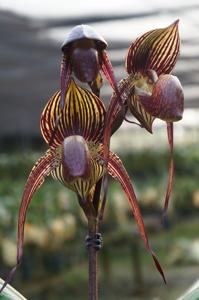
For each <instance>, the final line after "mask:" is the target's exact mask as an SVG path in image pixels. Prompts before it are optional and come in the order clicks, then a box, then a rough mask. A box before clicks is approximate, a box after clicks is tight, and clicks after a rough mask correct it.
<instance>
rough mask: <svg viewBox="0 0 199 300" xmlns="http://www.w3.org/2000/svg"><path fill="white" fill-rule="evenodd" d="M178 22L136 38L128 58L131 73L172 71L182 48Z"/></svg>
mask: <svg viewBox="0 0 199 300" xmlns="http://www.w3.org/2000/svg"><path fill="white" fill-rule="evenodd" d="M178 22H179V21H178V20H177V21H175V22H174V23H173V24H171V25H170V26H168V27H166V28H161V29H155V30H151V31H149V32H147V33H145V34H143V35H142V36H140V37H139V38H137V39H136V40H135V42H134V43H133V44H132V45H131V46H130V48H129V50H128V55H127V59H126V69H127V72H128V73H129V74H131V73H133V74H135V73H136V72H141V73H146V71H147V70H155V71H156V73H157V74H158V76H159V75H160V74H168V73H170V72H171V71H172V69H173V67H174V66H175V63H176V60H177V57H178V55H179V49H180V37H179V31H178Z"/></svg>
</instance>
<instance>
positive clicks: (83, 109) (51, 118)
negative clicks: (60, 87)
mask: <svg viewBox="0 0 199 300" xmlns="http://www.w3.org/2000/svg"><path fill="white" fill-rule="evenodd" d="M59 104H60V91H58V92H56V93H55V94H54V96H53V97H52V98H51V99H50V100H49V102H48V103H47V105H46V107H45V108H44V111H43V113H42V116H41V122H40V127H41V132H42V135H43V137H44V139H45V141H46V142H47V143H49V142H50V141H51V137H52V134H53V132H54V128H55V125H56V120H57V119H58V118H60V120H59V124H58V127H57V130H56V132H55V136H54V139H53V141H52V144H51V145H50V146H51V147H52V148H55V147H56V146H58V145H60V144H62V142H63V140H64V138H65V137H68V136H70V135H81V136H83V137H84V138H85V140H89V141H93V142H95V143H97V142H99V141H101V140H102V137H103V130H104V118H105V107H104V105H103V103H102V101H101V100H100V99H99V98H98V97H97V96H95V95H94V94H93V93H91V92H90V91H88V90H86V89H83V88H80V87H78V86H77V85H76V84H75V82H74V80H71V82H70V85H69V88H68V90H67V93H66V99H65V104H64V107H63V110H62V111H61V109H60V105H59ZM60 113H61V115H60Z"/></svg>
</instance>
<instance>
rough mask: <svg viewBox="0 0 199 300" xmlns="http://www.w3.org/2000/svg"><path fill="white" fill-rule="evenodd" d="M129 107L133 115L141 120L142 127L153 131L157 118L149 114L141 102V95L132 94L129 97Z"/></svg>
mask: <svg viewBox="0 0 199 300" xmlns="http://www.w3.org/2000/svg"><path fill="white" fill-rule="evenodd" d="M128 108H129V109H130V111H131V113H132V114H133V116H134V117H135V118H136V119H137V120H138V121H139V122H140V125H141V127H144V128H145V129H146V130H148V131H149V132H150V133H152V125H153V121H154V120H155V118H154V117H153V116H152V115H151V114H149V113H148V112H147V111H146V109H145V108H144V106H143V105H142V104H141V103H140V99H139V96H137V95H135V94H132V95H131V96H130V97H129V98H128Z"/></svg>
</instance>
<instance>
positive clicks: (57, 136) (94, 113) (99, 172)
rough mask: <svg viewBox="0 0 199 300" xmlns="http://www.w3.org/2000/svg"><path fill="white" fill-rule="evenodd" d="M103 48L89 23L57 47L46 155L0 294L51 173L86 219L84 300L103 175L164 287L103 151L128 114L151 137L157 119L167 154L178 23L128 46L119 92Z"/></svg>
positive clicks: (92, 277)
mask: <svg viewBox="0 0 199 300" xmlns="http://www.w3.org/2000/svg"><path fill="white" fill-rule="evenodd" d="M106 46H107V44H106V42H105V41H104V39H103V38H102V37H100V36H99V35H98V34H97V33H96V32H95V31H93V29H92V28H90V27H89V26H87V25H81V26H77V27H75V28H74V29H73V30H72V31H71V33H69V35H68V37H67V39H66V41H65V42H64V44H63V46H62V50H63V53H64V55H63V61H62V68H61V91H58V92H56V93H55V94H54V95H53V97H52V98H51V99H50V100H49V102H48V103H47V105H46V107H45V108H44V111H43V113H42V116H41V123H40V125H41V132H42V135H43V138H44V140H45V141H46V143H47V144H48V145H49V150H48V151H47V152H46V153H45V155H44V156H42V157H41V158H40V159H39V160H38V162H37V163H36V164H35V166H34V167H33V169H32V171H31V173H30V175H29V177H28V180H27V183H26V185H25V189H24V193H23V196H22V201H21V206H20V210H19V217H18V242H17V264H16V266H15V267H14V268H13V269H12V271H11V272H10V274H9V276H8V278H7V280H6V281H5V283H4V285H3V287H2V289H1V291H2V290H3V289H4V287H5V286H6V284H7V283H8V282H9V281H10V280H11V279H12V277H13V275H14V273H15V271H16V269H17V267H18V266H19V265H20V264H21V261H22V256H23V239H24V226H25V221H26V213H27V209H28V206H29V204H30V202H31V199H32V197H33V194H34V193H35V192H36V191H37V190H38V189H39V187H40V186H41V185H42V184H43V182H44V180H45V178H46V177H47V176H49V175H50V174H51V175H52V177H53V178H54V179H56V180H59V181H60V182H61V183H62V184H63V185H65V186H66V187H67V188H69V189H71V190H73V191H74V192H75V193H76V195H77V198H78V201H79V204H80V206H81V208H82V210H83V212H84V214H85V216H86V219H87V221H88V236H87V238H86V246H87V248H88V251H89V299H98V278H97V251H98V250H100V249H101V247H102V238H101V234H100V233H99V232H98V231H99V225H100V222H101V221H102V218H103V211H104V208H105V203H106V194H107V188H108V180H107V175H110V176H111V177H113V178H114V179H116V180H117V181H118V182H119V183H120V185H121V187H122V189H123V191H124V193H125V194H126V197H127V199H128V201H129V204H130V207H131V210H132V213H133V215H134V217H135V220H136V222H137V225H138V229H139V232H140V234H141V237H142V239H143V242H144V244H145V247H146V249H147V250H148V251H149V252H150V254H151V255H152V257H153V259H154V262H155V265H156V267H157V269H158V271H159V272H160V274H161V275H162V277H163V279H164V281H165V277H164V274H163V271H162V269H161V266H160V264H159V262H158V260H157V258H156V256H155V254H154V252H153V250H152V249H151V246H150V245H149V242H148V238H147V234H146V231H145V227H144V223H143V220H142V215H141V212H140V209H139V205H138V203H137V199H136V196H135V193H134V189H133V186H132V184H131V180H130V177H129V175H128V173H127V172H126V170H125V168H124V166H123V163H122V161H121V160H120V159H119V158H118V157H117V156H116V155H115V154H114V153H113V152H111V151H110V149H109V146H110V137H111V134H112V133H113V132H114V131H116V130H117V129H118V128H119V126H120V125H121V123H122V121H123V120H124V119H125V113H126V111H127V109H128V108H129V109H130V110H131V112H132V113H133V115H134V116H135V117H136V118H137V119H138V120H139V122H140V125H141V126H142V127H145V128H146V129H147V130H148V131H152V129H151V127H152V123H153V120H154V118H155V117H158V118H161V119H164V120H165V121H166V122H167V124H168V135H169V141H170V147H171V153H172V152H173V136H172V128H173V127H172V122H174V121H177V120H179V119H180V118H181V117H182V111H183V92H182V87H181V85H180V83H179V81H178V79H177V78H176V77H174V76H172V75H168V74H165V73H169V72H170V71H171V69H172V68H173V66H174V64H175V62H176V58H177V55H178V50H179V36H178V29H177V22H175V23H174V24H172V25H171V26H169V27H167V28H166V29H158V30H153V31H150V32H148V33H146V34H145V35H143V36H142V37H140V38H138V39H137V40H136V41H135V43H133V44H132V46H131V47H130V49H129V52H128V57H127V71H128V73H129V77H128V78H127V79H124V80H122V81H121V82H120V85H119V89H118V88H117V85H116V82H115V79H114V74H113V71H112V67H111V64H110V62H109V60H108V56H107V54H106V52H105V48H106ZM100 68H101V69H102V70H103V72H104V73H105V75H106V76H107V78H108V80H109V82H110V83H111V85H112V87H113V89H114V93H113V96H112V98H111V101H110V104H109V106H108V109H107V111H106V109H105V106H104V104H103V102H102V100H101V99H100V98H99V97H98V96H99V91H100V88H101V84H99V82H101V75H100ZM72 71H73V72H74V76H75V77H77V79H79V80H80V81H82V82H87V83H88V84H89V85H90V87H91V90H92V92H90V91H88V90H86V89H84V88H81V87H80V86H78V85H77V84H76V83H75V81H74V79H73V78H72V76H71V74H72ZM158 76H159V77H158ZM172 174H173V165H171V167H170V179H169V184H168V190H167V196H166V206H167V203H168V198H169V195H170V191H171V185H172V180H171V179H172ZM102 183H103V184H102Z"/></svg>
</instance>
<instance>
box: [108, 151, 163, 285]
mask: <svg viewBox="0 0 199 300" xmlns="http://www.w3.org/2000/svg"><path fill="white" fill-rule="evenodd" d="M108 173H109V174H110V175H111V176H112V177H113V178H115V179H116V180H117V181H118V182H119V183H120V184H121V186H122V189H123V191H124V193H125V194H126V197H127V199H128V201H129V204H130V206H131V210H132V213H133V215H134V218H135V220H136V222H137V226H138V229H139V231H140V234H141V237H142V240H143V242H144V244H145V247H146V249H147V250H148V251H149V253H150V254H151V255H152V257H153V260H154V262H155V265H156V268H157V270H158V271H159V273H160V274H161V275H162V278H163V280H164V282H166V279H165V276H164V273H163V270H162V268H161V266H160V263H159V261H158V259H157V257H156V255H155V253H154V252H153V250H152V248H151V246H150V244H149V241H148V237H147V233H146V230H145V226H144V223H143V219H142V215H141V212H140V208H139V205H138V203H137V199H136V195H135V192H134V189H133V186H132V184H131V180H130V178H129V175H128V173H127V171H126V169H125V168H124V166H123V164H122V161H121V160H120V159H119V158H118V157H117V156H116V155H115V154H114V153H110V154H109V161H108Z"/></svg>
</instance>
